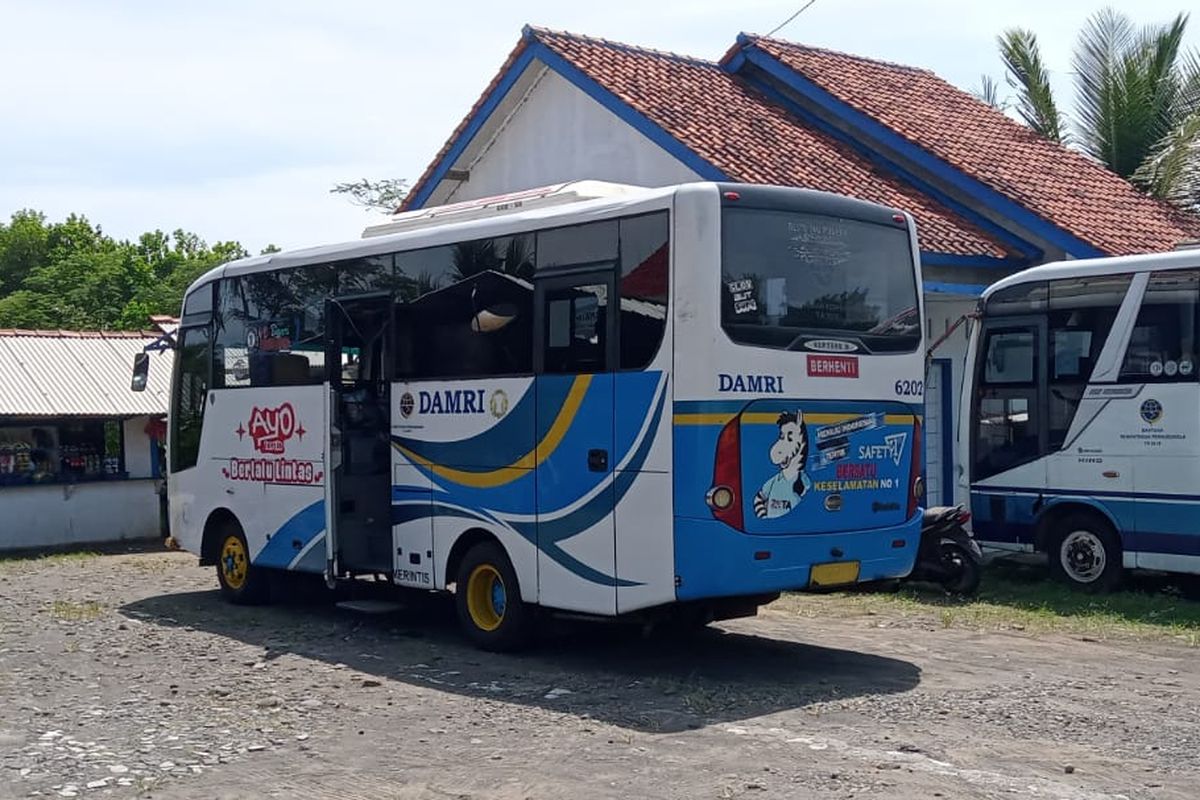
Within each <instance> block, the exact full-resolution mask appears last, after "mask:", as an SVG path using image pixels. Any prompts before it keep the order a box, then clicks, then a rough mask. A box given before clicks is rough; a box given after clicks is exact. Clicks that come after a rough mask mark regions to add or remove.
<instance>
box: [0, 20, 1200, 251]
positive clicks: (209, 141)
mask: <svg viewBox="0 0 1200 800" xmlns="http://www.w3.org/2000/svg"><path fill="white" fill-rule="evenodd" d="M798 3H799V0H797V2H786V3H780V2H769V1H768V0H747V2H743V3H728V2H724V1H722V2H716V0H660V2H658V3H646V2H645V1H644V0H610V1H609V2H606V3H563V2H561V0H525V2H519V3H512V2H510V3H507V4H494V3H485V2H461V0H460V1H459V2H455V1H454V0H445V1H444V2H440V3H413V2H407V3H396V2H383V0H339V2H337V3H329V2H324V0H294V1H293V2H287V3H282V2H279V3H275V2H267V1H266V0H259V1H258V2H252V1H250V0H244V1H243V2H238V0H209V1H208V2H205V3H193V4H179V3H161V2H153V1H152V0H110V1H109V2H106V3H103V4H99V3H92V2H88V1H87V0H59V2H54V3H15V2H13V3H9V4H6V5H5V8H4V12H3V13H4V19H5V31H6V36H5V45H4V47H3V48H2V49H0V74H3V75H5V77H6V81H5V89H4V91H3V92H0V120H3V121H4V122H3V124H0V218H2V217H3V216H4V215H6V214H7V213H9V212H11V211H12V210H15V209H17V208H22V207H38V208H42V209H44V210H45V211H47V212H48V213H50V214H51V215H52V216H61V215H63V214H65V213H68V212H70V211H79V212H85V213H87V214H88V215H89V216H90V217H91V218H93V219H94V220H96V221H98V222H101V223H102V224H103V225H104V226H105V227H106V229H108V230H110V231H111V232H113V233H114V234H118V235H122V236H134V235H137V234H138V233H140V232H141V231H143V230H146V229H150V228H154V227H176V226H182V227H187V228H190V229H194V230H196V231H197V232H199V233H201V234H202V235H204V236H205V237H206V238H209V239H218V238H220V239H229V238H238V239H241V240H242V241H243V242H244V243H245V244H247V246H249V247H251V248H252V249H257V248H258V247H261V246H262V245H264V244H266V243H268V242H275V243H278V244H281V245H284V246H296V245H301V244H306V243H311V242H314V241H318V240H329V239H339V238H346V237H347V236H349V237H354V236H357V234H358V231H359V230H360V229H361V227H362V222H363V221H364V218H365V215H364V214H363V212H362V211H361V210H359V209H356V208H354V207H352V206H350V205H349V204H347V203H346V202H345V201H344V200H342V199H340V198H337V197H331V196H330V195H329V194H328V188H329V186H331V185H332V184H333V183H334V182H336V181H339V180H351V179H355V178H359V177H366V176H370V177H385V176H389V177H407V178H409V179H415V178H416V177H417V176H418V175H419V174H420V173H421V172H422V170H423V169H424V167H425V165H426V164H427V163H428V162H429V160H430V159H431V158H432V157H433V155H434V153H435V152H436V151H437V150H438V148H439V147H441V145H442V143H443V142H444V141H445V139H446V137H447V136H448V135H449V133H450V132H451V130H452V129H453V128H454V126H455V125H457V124H458V122H459V120H460V119H461V118H462V116H463V115H464V114H465V113H466V112H467V110H468V109H469V108H470V106H471V104H472V103H474V101H475V99H476V98H477V97H478V96H479V93H480V92H481V91H482V90H483V88H484V87H485V86H486V85H487V83H488V81H490V80H491V78H492V76H493V75H494V74H495V72H496V70H497V69H498V68H499V66H500V64H501V63H502V61H503V60H504V58H505V56H506V55H507V54H508V52H509V51H510V50H511V49H512V47H513V46H514V45H515V44H516V42H517V40H518V37H519V35H520V29H521V26H522V25H523V24H524V23H525V22H533V23H536V24H540V25H545V26H547V27H554V28H563V29H568V30H572V31H576V32H581V33H590V34H594V35H599V36H605V37H608V38H613V39H617V40H622V41H627V42H630V43H633V44H640V45H645V46H651V47H658V48H661V49H667V50H674V51H677V52H684V53H689V54H692V55H697V56H702V57H707V58H713V59H715V58H719V57H720V56H721V55H722V54H723V53H724V51H725V50H726V49H727V48H728V47H729V45H731V44H732V43H733V41H734V38H735V36H736V34H737V33H738V32H739V31H742V30H746V31H752V32H759V33H762V32H766V31H768V30H769V29H770V28H772V27H774V26H775V25H776V24H778V23H779V22H781V21H782V20H783V19H785V18H786V17H787V16H788V15H789V14H791V13H792V11H794V10H795V8H796V7H798ZM1094 7H1095V6H1093V4H1092V3H1091V2H1088V3H1086V4H1085V3H1079V2H1069V3H1059V4H1054V3H1045V2H1044V1H1043V0H1010V2H1008V3H1003V4H984V3H974V2H954V0H909V2H906V3H896V2H894V0H889V1H887V2H885V1H884V0H817V2H816V4H815V5H813V6H812V7H811V8H810V9H808V10H807V11H806V12H805V13H804V14H802V15H801V16H800V17H799V18H798V19H797V20H796V21H795V22H793V23H792V24H791V25H789V26H788V27H787V28H786V29H785V30H784V31H782V32H781V33H780V34H779V35H780V36H783V37H786V38H790V39H793V40H796V41H803V42H807V43H811V44H815V45H820V46H825V47H832V48H836V49H842V50H847V51H850V52H855V53H860V54H863V55H869V56H875V57H880V58H887V59H891V60H896V61H901V62H905V63H911V64H916V65H920V66H924V67H929V68H932V69H934V70H935V71H937V72H938V73H939V74H941V75H943V76H944V77H946V78H948V79H950V80H952V81H954V82H955V83H957V84H959V85H961V86H964V87H968V88H969V87H972V86H974V85H976V84H977V83H978V80H979V75H980V73H983V72H988V73H990V74H992V75H993V76H996V77H1000V75H1001V69H1000V63H999V60H998V58H997V57H996V55H995V46H994V39H995V35H996V34H997V33H998V32H999V31H1000V30H1002V29H1003V28H1005V27H1008V26H1012V25H1026V26H1028V27H1032V28H1033V29H1035V30H1036V31H1037V32H1038V33H1039V35H1040V37H1041V38H1042V42H1043V46H1044V50H1045V54H1046V56H1047V59H1048V61H1049V63H1050V66H1051V68H1052V69H1053V70H1054V71H1055V74H1056V78H1057V80H1058V82H1059V83H1061V84H1064V87H1063V88H1064V89H1065V88H1067V87H1066V86H1065V84H1066V73H1067V71H1068V70H1069V53H1070V47H1071V44H1072V42H1073V40H1074V37H1075V35H1076V32H1077V31H1078V28H1079V25H1080V24H1081V23H1082V21H1083V20H1084V19H1085V18H1086V16H1087V14H1088V13H1090V12H1091V11H1092V10H1094ZM1177 10H1178V7H1177V6H1175V5H1173V4H1171V3H1168V2H1167V0H1145V1H1144V2H1142V3H1141V4H1139V7H1138V9H1137V12H1136V13H1137V17H1138V19H1139V21H1144V22H1151V21H1162V20H1166V19H1167V18H1169V17H1170V16H1172V15H1173V14H1174V13H1176V12H1177ZM1195 25H1197V26H1200V21H1197V22H1195ZM13 32H16V35H13ZM1198 32H1200V28H1196V29H1194V30H1193V31H1192V36H1191V40H1192V41H1193V42H1195V41H1197V33H1198Z"/></svg>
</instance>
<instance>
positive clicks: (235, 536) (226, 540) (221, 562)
mask: <svg viewBox="0 0 1200 800" xmlns="http://www.w3.org/2000/svg"><path fill="white" fill-rule="evenodd" d="M217 541H218V544H219V548H220V549H219V550H218V551H217V582H218V583H219V584H220V585H221V596H222V597H224V598H225V599H226V600H228V601H229V602H231V603H235V604H237V605H247V606H248V605H257V604H259V603H263V602H266V599H267V593H268V591H269V586H268V583H267V578H268V576H267V575H266V574H264V570H263V569H262V568H261V567H255V566H254V565H253V564H252V563H250V548H249V546H248V545H247V544H246V534H245V533H243V532H242V526H241V525H238V524H237V523H236V522H234V521H233V520H229V521H227V522H225V523H224V524H223V525H222V526H221V528H220V530H218V531H217Z"/></svg>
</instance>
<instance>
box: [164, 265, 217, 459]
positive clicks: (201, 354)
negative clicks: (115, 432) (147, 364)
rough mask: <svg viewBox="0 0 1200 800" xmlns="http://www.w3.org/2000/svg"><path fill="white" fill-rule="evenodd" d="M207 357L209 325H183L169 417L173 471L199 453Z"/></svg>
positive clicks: (206, 390)
mask: <svg viewBox="0 0 1200 800" xmlns="http://www.w3.org/2000/svg"><path fill="white" fill-rule="evenodd" d="M205 288H208V287H205ZM210 359H211V354H210V353H209V333H208V328H207V327H204V328H184V330H183V333H182V334H181V335H180V338H179V347H178V349H177V350H176V353H175V364H176V366H175V385H174V387H173V388H174V392H175V395H174V398H173V400H174V402H173V403H172V408H171V416H170V420H171V425H172V426H173V427H174V430H173V431H172V432H171V471H172V472H178V471H180V470H183V469H187V468H188V467H194V466H196V461H197V459H198V458H199V456H200V431H201V428H202V427H203V424H204V405H205V400H206V399H207V397H208V374H209V368H210Z"/></svg>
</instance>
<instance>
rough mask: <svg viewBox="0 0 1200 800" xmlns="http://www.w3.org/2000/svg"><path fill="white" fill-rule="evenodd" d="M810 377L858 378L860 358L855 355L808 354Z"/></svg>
mask: <svg viewBox="0 0 1200 800" xmlns="http://www.w3.org/2000/svg"><path fill="white" fill-rule="evenodd" d="M808 376H809V377H810V378H857V377H858V359H857V358H855V357H854V356H816V355H810V356H808Z"/></svg>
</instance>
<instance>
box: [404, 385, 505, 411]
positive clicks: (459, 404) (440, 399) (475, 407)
mask: <svg viewBox="0 0 1200 800" xmlns="http://www.w3.org/2000/svg"><path fill="white" fill-rule="evenodd" d="M485 394H486V392H485V390H483V389H443V390H442V391H440V392H429V391H420V392H418V393H417V413H419V414H484V413H487V410H488V407H487V403H485V402H484V395H485Z"/></svg>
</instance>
